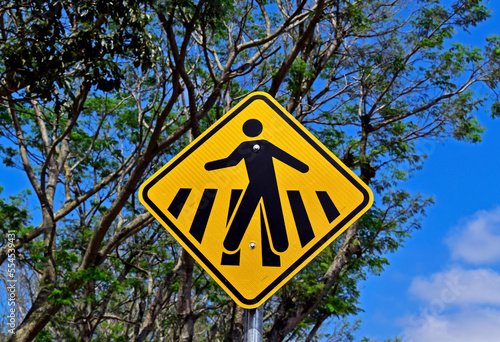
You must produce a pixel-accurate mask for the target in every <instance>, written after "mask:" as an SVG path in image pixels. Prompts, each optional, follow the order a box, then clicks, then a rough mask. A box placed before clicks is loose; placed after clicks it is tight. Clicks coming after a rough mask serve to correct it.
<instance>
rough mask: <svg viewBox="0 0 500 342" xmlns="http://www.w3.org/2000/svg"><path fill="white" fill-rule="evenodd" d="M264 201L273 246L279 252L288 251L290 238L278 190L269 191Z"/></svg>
mask: <svg viewBox="0 0 500 342" xmlns="http://www.w3.org/2000/svg"><path fill="white" fill-rule="evenodd" d="M269 190H271V191H269ZM263 199H264V208H265V210H266V217H267V223H268V224H269V233H270V235H271V244H272V246H273V247H274V249H275V250H276V251H277V252H284V251H286V250H287V249H288V237H287V234H286V227H285V219H284V218H283V208H282V207H281V201H280V196H279V192H278V188H277V187H276V188H274V189H268V192H267V193H266V194H265V196H264V197H263Z"/></svg>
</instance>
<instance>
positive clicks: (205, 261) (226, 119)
mask: <svg viewBox="0 0 500 342" xmlns="http://www.w3.org/2000/svg"><path fill="white" fill-rule="evenodd" d="M257 100H262V101H264V102H266V104H267V105H268V106H269V107H271V108H272V109H273V110H274V111H275V112H276V114H278V115H279V116H280V117H281V118H282V119H283V120H285V121H286V122H287V123H288V124H289V125H290V126H291V127H292V128H293V129H295V131H296V132H297V133H298V134H299V135H300V136H302V138H304V140H306V141H307V142H308V143H309V144H310V145H311V146H312V147H314V148H315V149H316V150H317V151H318V152H319V153H320V154H321V155H322V156H323V157H324V158H325V159H326V160H327V161H328V162H329V163H330V164H332V165H333V166H334V167H335V168H336V169H337V170H338V171H339V172H340V173H341V174H342V175H343V176H344V177H346V178H347V179H348V180H349V181H350V182H351V183H352V184H353V185H354V186H355V187H356V188H357V189H358V190H359V191H360V192H361V193H362V194H363V201H362V202H361V204H360V205H359V206H358V207H356V209H354V210H353V211H352V212H351V213H350V214H349V215H347V216H346V217H345V218H344V219H343V220H342V221H340V222H339V223H338V224H337V225H336V226H335V227H333V228H332V230H331V231H330V232H328V234H326V235H325V236H324V237H323V238H322V239H320V240H319V241H318V242H317V243H316V244H314V245H313V246H312V247H311V248H309V249H308V250H307V251H306V252H305V253H304V254H303V255H302V256H301V257H300V258H299V259H298V260H297V261H296V262H294V263H293V264H292V265H291V266H290V267H289V268H287V269H286V270H285V271H284V272H283V273H282V274H281V275H280V276H279V277H278V278H276V279H275V280H274V281H273V282H272V283H271V284H270V285H269V286H268V287H266V288H265V289H264V290H263V291H262V292H261V293H260V294H259V295H258V296H256V297H255V298H252V299H248V298H245V297H243V295H242V294H241V293H239V292H238V291H237V290H236V288H235V287H234V286H233V285H232V284H231V283H230V282H229V281H228V280H227V279H226V278H225V277H224V276H223V275H222V274H221V273H220V272H219V270H218V269H217V268H216V267H215V266H214V265H213V264H212V263H211V262H210V261H209V260H208V259H207V258H205V256H204V255H203V254H202V253H201V252H200V251H199V250H198V249H197V248H196V247H195V246H194V245H193V243H192V242H191V241H189V239H188V238H187V237H186V236H185V235H184V234H183V233H182V232H181V231H180V230H179V229H178V228H177V227H176V226H175V224H174V223H173V222H172V221H170V220H169V219H168V218H167V217H166V215H165V214H164V213H163V212H162V211H161V210H160V209H159V208H158V207H157V206H156V205H155V204H154V203H153V202H152V201H151V199H150V198H149V197H148V191H149V190H150V189H151V188H152V187H153V186H154V185H155V184H156V183H157V182H158V181H159V180H160V179H162V178H163V177H164V176H165V175H166V174H168V173H169V172H170V171H171V170H173V169H174V168H175V167H176V166H177V165H178V164H180V163H181V162H182V161H183V160H185V159H186V158H187V157H188V156H189V155H190V154H191V153H192V152H193V151H195V150H196V149H197V148H198V147H200V146H201V145H202V144H203V143H204V142H205V141H207V140H208V139H209V138H210V137H212V136H213V135H214V134H215V133H217V132H218V131H219V130H220V129H221V128H222V127H224V125H226V124H227V123H229V122H230V121H231V119H233V118H234V117H235V116H236V115H238V114H239V113H240V112H241V111H243V110H245V108H247V107H248V106H249V105H250V104H251V103H252V102H253V101H257ZM299 125H300V124H297V123H296V122H295V121H292V120H291V119H290V117H289V116H288V115H287V114H285V113H284V112H283V111H282V110H281V109H280V108H279V107H277V106H276V105H275V104H274V103H273V102H272V101H271V100H270V99H269V98H267V97H266V96H264V95H259V94H255V95H252V96H251V97H249V98H248V99H247V100H246V101H245V102H244V103H242V104H241V106H239V107H238V108H237V109H236V110H234V111H233V112H232V113H231V114H229V115H228V116H226V117H223V118H222V120H220V122H216V123H215V127H214V128H213V129H212V130H210V131H209V132H208V133H206V134H203V135H202V136H201V138H200V139H199V140H198V141H196V142H195V143H194V144H193V145H192V146H190V147H189V148H188V149H187V150H185V152H183V153H182V155H181V156H179V158H177V159H176V160H175V161H174V162H173V163H172V164H170V165H169V166H168V167H167V168H166V169H165V170H163V171H162V172H161V173H160V174H159V175H157V176H156V177H155V178H154V179H153V180H151V182H149V183H148V184H147V185H146V186H145V187H144V189H143V191H142V198H143V199H144V201H145V202H146V203H147V204H148V205H149V206H150V208H151V209H153V210H154V211H155V213H156V214H157V215H158V216H159V217H161V219H162V220H163V221H164V222H165V223H166V224H168V225H169V227H170V229H172V230H173V231H174V233H175V234H176V235H177V236H178V237H179V238H180V239H182V242H183V243H184V244H185V245H186V247H187V248H188V249H189V250H191V251H192V252H193V253H195V254H196V256H197V257H198V258H199V260H200V261H201V262H202V263H203V264H204V265H205V266H206V267H207V268H209V269H210V271H211V272H212V273H213V274H214V275H215V276H216V277H217V278H218V279H219V280H220V281H221V282H222V283H224V285H225V286H226V287H227V289H228V290H229V291H231V293H232V294H233V295H234V296H235V297H236V298H238V299H239V300H240V302H241V303H243V304H245V305H248V306H251V305H255V304H257V303H258V302H260V301H261V300H262V299H263V298H264V297H265V296H267V295H268V294H269V293H270V292H273V291H275V290H278V289H277V286H278V285H279V283H281V281H283V279H285V278H286V277H288V276H289V275H290V274H291V273H292V272H294V271H295V270H296V269H297V268H298V267H299V266H300V265H301V264H303V263H304V262H305V261H306V260H307V259H308V258H309V257H310V256H311V255H312V254H314V253H315V252H316V251H317V250H321V249H323V248H324V245H325V244H326V242H327V241H328V240H329V239H330V238H332V236H334V235H335V234H336V233H337V232H338V231H339V230H340V229H342V228H343V227H344V226H345V225H346V224H347V223H348V222H349V221H350V220H351V219H352V218H353V217H354V216H356V215H357V214H358V213H359V212H361V211H362V210H363V209H365V208H366V207H367V205H368V204H369V202H370V194H369V192H368V191H367V190H366V189H365V188H364V187H363V186H362V185H361V184H360V183H359V182H358V181H357V180H356V179H355V178H354V177H352V175H351V174H350V173H348V172H347V171H346V170H345V169H344V168H343V167H342V166H341V165H340V164H339V163H338V162H337V161H335V159H333V158H332V157H331V156H330V155H329V154H328V153H327V152H326V151H325V150H324V147H322V146H321V145H318V143H316V142H315V141H314V140H313V139H311V137H310V136H309V135H308V134H306V133H305V132H304V128H303V127H300V126H299ZM304 266H305V265H304Z"/></svg>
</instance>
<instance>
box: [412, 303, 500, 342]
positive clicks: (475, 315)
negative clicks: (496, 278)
mask: <svg viewBox="0 0 500 342" xmlns="http://www.w3.org/2000/svg"><path fill="white" fill-rule="evenodd" d="M403 323H404V326H405V328H404V331H403V341H404V342H498V341H499V336H500V310H496V309H491V308H477V307H475V308H467V309H465V310H462V311H460V312H457V313H452V314H447V315H436V314H429V313H422V314H421V315H419V316H410V317H406V318H405V319H404V320H403Z"/></svg>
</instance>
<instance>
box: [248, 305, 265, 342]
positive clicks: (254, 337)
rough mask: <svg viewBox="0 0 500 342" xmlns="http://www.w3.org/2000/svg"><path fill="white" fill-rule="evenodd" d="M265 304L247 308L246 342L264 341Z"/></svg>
mask: <svg viewBox="0 0 500 342" xmlns="http://www.w3.org/2000/svg"><path fill="white" fill-rule="evenodd" d="M263 314H264V305H261V306H259V307H257V308H256V309H245V340H244V341H245V342H262V325H263V320H264V317H263Z"/></svg>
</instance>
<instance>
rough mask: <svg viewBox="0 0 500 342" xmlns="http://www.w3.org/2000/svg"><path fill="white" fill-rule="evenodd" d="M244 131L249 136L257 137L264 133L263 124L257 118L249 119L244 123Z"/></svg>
mask: <svg viewBox="0 0 500 342" xmlns="http://www.w3.org/2000/svg"><path fill="white" fill-rule="evenodd" d="M243 133H245V134H246V135H247V136H248V137H251V138H253V137H256V136H258V135H259V134H260V133H262V124H261V123H260V121H259V120H257V119H249V120H247V121H245V123H244V124H243Z"/></svg>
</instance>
